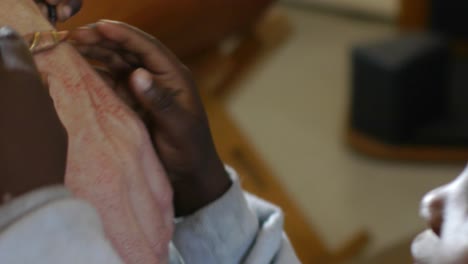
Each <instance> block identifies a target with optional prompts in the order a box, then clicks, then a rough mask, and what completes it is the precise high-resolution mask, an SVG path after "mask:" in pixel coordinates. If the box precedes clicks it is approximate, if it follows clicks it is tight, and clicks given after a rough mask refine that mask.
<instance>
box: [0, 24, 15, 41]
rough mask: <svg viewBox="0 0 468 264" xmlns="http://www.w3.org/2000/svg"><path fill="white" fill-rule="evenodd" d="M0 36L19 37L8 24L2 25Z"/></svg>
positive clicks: (3, 37) (4, 37) (6, 37)
mask: <svg viewBox="0 0 468 264" xmlns="http://www.w3.org/2000/svg"><path fill="white" fill-rule="evenodd" d="M0 38H2V39H17V38H19V36H18V34H17V33H16V31H15V30H14V29H13V28H11V27H9V26H5V27H2V28H0Z"/></svg>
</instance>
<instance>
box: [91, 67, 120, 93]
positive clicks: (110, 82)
mask: <svg viewBox="0 0 468 264" xmlns="http://www.w3.org/2000/svg"><path fill="white" fill-rule="evenodd" d="M93 68H94V70H95V71H96V72H97V74H99V76H101V79H102V80H103V81H104V82H105V83H106V84H107V86H108V87H110V88H114V87H115V86H116V85H117V82H116V79H115V76H114V75H113V74H112V73H111V72H110V71H109V70H108V69H107V68H104V67H99V66H94V67H93Z"/></svg>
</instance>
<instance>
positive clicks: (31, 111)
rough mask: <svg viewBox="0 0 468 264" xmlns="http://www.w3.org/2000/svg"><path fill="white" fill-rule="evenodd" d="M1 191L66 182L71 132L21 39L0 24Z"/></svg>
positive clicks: (9, 191)
mask: <svg viewBox="0 0 468 264" xmlns="http://www.w3.org/2000/svg"><path fill="white" fill-rule="evenodd" d="M0 92H1V96H0V128H1V130H0V195H3V194H5V193H9V194H11V195H19V194H22V193H24V192H27V191H30V190H33V189H35V188H38V187H43V186H46V185H50V184H59V183H62V182H63V179H64V176H65V167H66V158H67V134H66V131H65V129H64V127H63V126H62V123H61V122H60V120H59V118H58V115H57V113H56V111H55V108H54V104H53V101H52V99H51V97H50V96H49V94H48V90H47V88H46V87H45V86H44V84H43V81H42V80H41V77H40V74H39V73H38V72H37V69H36V66H35V64H34V61H33V58H32V56H31V54H30V52H29V50H28V48H27V46H26V44H25V43H24V41H23V39H22V38H21V37H20V36H19V35H18V34H17V33H15V32H14V31H13V30H12V29H10V28H7V27H4V28H1V29H0Z"/></svg>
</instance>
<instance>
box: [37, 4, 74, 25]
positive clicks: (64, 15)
mask: <svg viewBox="0 0 468 264" xmlns="http://www.w3.org/2000/svg"><path fill="white" fill-rule="evenodd" d="M35 2H36V3H37V5H38V6H39V9H40V10H41V12H42V14H44V16H46V17H47V18H49V15H50V14H49V10H48V9H47V5H46V3H47V4H49V5H52V6H55V7H56V10H57V14H56V15H57V17H56V19H57V21H58V22H65V21H66V20H68V19H69V18H71V17H72V16H74V15H75V14H76V13H78V12H79V11H80V9H81V6H82V4H83V3H82V0H35ZM51 22H54V21H51ZM55 22H56V21H55ZM55 22H54V23H55Z"/></svg>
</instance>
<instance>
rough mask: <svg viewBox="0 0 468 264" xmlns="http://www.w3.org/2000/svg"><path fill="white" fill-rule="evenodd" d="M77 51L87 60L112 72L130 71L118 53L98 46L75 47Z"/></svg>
mask: <svg viewBox="0 0 468 264" xmlns="http://www.w3.org/2000/svg"><path fill="white" fill-rule="evenodd" d="M75 47H76V49H77V51H78V52H79V53H80V54H81V55H82V56H84V57H85V58H87V59H90V60H94V61H97V62H99V63H102V64H103V65H104V66H105V67H107V68H108V69H109V70H111V71H114V72H117V73H118V72H126V71H130V70H131V69H132V67H131V65H129V64H128V63H127V62H126V61H125V60H124V59H123V58H122V57H121V56H120V55H119V54H118V53H116V52H114V51H112V50H109V49H106V48H102V47H99V46H83V45H82V46H75Z"/></svg>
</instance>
